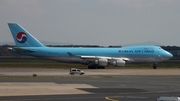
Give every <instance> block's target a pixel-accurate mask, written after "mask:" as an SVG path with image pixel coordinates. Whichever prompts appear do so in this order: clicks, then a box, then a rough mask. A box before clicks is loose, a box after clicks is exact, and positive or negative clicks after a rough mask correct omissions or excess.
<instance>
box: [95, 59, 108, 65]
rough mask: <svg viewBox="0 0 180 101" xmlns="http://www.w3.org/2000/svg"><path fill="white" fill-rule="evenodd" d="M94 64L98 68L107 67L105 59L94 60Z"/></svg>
mask: <svg viewBox="0 0 180 101" xmlns="http://www.w3.org/2000/svg"><path fill="white" fill-rule="evenodd" d="M95 64H97V65H99V66H107V64H108V60H107V59H97V60H95Z"/></svg>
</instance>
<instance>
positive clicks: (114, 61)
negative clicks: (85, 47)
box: [80, 56, 132, 66]
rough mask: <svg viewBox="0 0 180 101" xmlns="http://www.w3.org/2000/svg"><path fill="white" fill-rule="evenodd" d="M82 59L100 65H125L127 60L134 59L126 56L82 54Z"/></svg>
mask: <svg viewBox="0 0 180 101" xmlns="http://www.w3.org/2000/svg"><path fill="white" fill-rule="evenodd" d="M80 58H81V59H84V60H87V61H89V62H90V63H91V64H95V65H99V66H107V65H108V64H109V65H114V66H124V65H125V63H126V62H128V61H132V59H129V58H126V57H105V56H80Z"/></svg>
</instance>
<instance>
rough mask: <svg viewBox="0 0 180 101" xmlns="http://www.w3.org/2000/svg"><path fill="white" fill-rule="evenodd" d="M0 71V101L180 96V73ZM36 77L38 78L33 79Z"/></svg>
mask: <svg viewBox="0 0 180 101" xmlns="http://www.w3.org/2000/svg"><path fill="white" fill-rule="evenodd" d="M83 71H85V75H69V69H41V68H37V69H36V68H27V69H24V68H0V101H20V100H21V101H34V100H36V101H83V100H86V101H132V100H133V101H155V100H156V98H157V97H159V96H180V69H179V68H177V69H155V70H154V69H95V70H91V69H83ZM33 74H36V75H37V77H33Z"/></svg>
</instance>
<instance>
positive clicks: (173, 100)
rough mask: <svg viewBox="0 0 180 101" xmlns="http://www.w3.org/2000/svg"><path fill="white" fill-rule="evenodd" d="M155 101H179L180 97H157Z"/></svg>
mask: <svg viewBox="0 0 180 101" xmlns="http://www.w3.org/2000/svg"><path fill="white" fill-rule="evenodd" d="M156 101H180V97H158V98H157V100H156Z"/></svg>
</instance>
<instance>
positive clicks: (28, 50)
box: [13, 48, 37, 52]
mask: <svg viewBox="0 0 180 101" xmlns="http://www.w3.org/2000/svg"><path fill="white" fill-rule="evenodd" d="M13 50H15V51H19V52H37V51H36V50H30V49H23V48H13Z"/></svg>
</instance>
